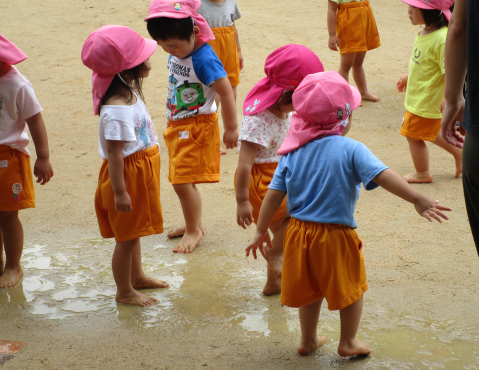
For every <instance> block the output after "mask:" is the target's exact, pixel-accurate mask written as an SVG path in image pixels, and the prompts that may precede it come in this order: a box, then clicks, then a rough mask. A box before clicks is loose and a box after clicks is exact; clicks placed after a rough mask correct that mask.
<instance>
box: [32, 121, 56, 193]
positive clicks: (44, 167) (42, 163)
mask: <svg viewBox="0 0 479 370" xmlns="http://www.w3.org/2000/svg"><path fill="white" fill-rule="evenodd" d="M26 121H27V124H28V128H29V130H30V135H31V136H32V140H33V144H34V145H35V151H36V152H37V160H36V161H35V165H34V167H33V174H34V175H35V176H36V178H37V182H38V183H40V185H45V184H46V183H47V182H48V181H50V178H51V177H53V169H52V165H51V163H50V150H49V149H48V136H47V129H46V127H45V123H44V122H43V118H42V114H41V113H37V114H35V115H34V116H32V117H30V118H27V119H26Z"/></svg>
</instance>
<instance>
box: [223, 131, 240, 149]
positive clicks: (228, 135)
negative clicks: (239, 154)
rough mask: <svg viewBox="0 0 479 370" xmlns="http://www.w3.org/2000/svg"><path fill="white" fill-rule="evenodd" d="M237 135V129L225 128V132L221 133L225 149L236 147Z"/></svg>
mask: <svg viewBox="0 0 479 370" xmlns="http://www.w3.org/2000/svg"><path fill="white" fill-rule="evenodd" d="M238 137H239V133H238V130H229V129H225V133H224V135H223V143H225V145H226V149H233V148H236V147H237V146H238Z"/></svg>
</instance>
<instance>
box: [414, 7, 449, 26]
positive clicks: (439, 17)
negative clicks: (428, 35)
mask: <svg viewBox="0 0 479 370" xmlns="http://www.w3.org/2000/svg"><path fill="white" fill-rule="evenodd" d="M419 10H420V11H421V14H422V16H423V18H424V23H425V24H426V27H430V26H434V27H436V28H437V29H440V28H442V27H447V26H449V22H448V20H447V19H446V16H445V15H444V13H443V12H442V11H440V10H438V9H419Z"/></svg>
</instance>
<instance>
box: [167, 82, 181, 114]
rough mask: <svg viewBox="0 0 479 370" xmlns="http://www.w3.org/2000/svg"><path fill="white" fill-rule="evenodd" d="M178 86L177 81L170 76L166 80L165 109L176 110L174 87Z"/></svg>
mask: <svg viewBox="0 0 479 370" xmlns="http://www.w3.org/2000/svg"><path fill="white" fill-rule="evenodd" d="M177 85H178V80H177V79H176V78H175V76H173V75H171V76H170V77H169V79H168V95H167V97H166V108H168V109H169V110H170V111H175V110H176V86H177Z"/></svg>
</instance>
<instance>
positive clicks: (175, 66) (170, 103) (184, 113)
mask: <svg viewBox="0 0 479 370" xmlns="http://www.w3.org/2000/svg"><path fill="white" fill-rule="evenodd" d="M226 76H227V74H226V72H225V69H224V68H223V64H222V63H221V61H220V60H219V58H218V56H217V55H216V54H215V52H214V51H213V49H212V48H211V46H210V45H208V44H204V45H202V46H200V47H199V48H198V50H196V51H195V52H193V53H192V54H190V55H188V56H187V57H186V58H184V59H179V58H176V57H174V56H172V55H170V58H169V59H168V95H167V99H166V108H167V109H166V118H168V119H169V120H170V121H176V120H180V119H184V118H188V117H193V116H196V115H200V114H210V113H215V112H216V103H215V97H216V92H215V90H214V89H213V88H211V87H210V85H211V84H212V83H213V82H215V81H216V80H218V79H220V78H223V77H226Z"/></svg>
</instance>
